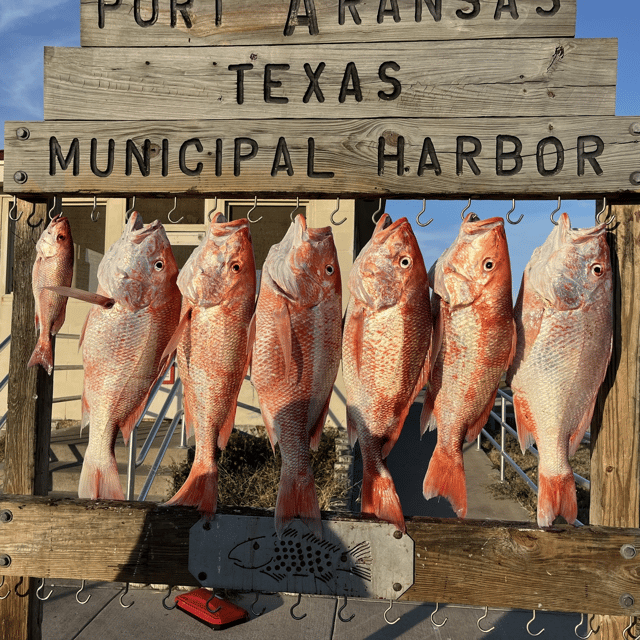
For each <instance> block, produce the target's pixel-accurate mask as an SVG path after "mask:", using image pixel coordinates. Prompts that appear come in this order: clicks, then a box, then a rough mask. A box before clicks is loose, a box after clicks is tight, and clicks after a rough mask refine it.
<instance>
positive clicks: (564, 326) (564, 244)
mask: <svg viewBox="0 0 640 640" xmlns="http://www.w3.org/2000/svg"><path fill="white" fill-rule="evenodd" d="M606 235H607V230H606V226H605V225H604V224H601V225H597V226H595V227H592V228H590V229H572V228H571V223H570V221H569V216H568V215H567V214H566V213H563V214H562V216H561V217H560V222H559V225H558V226H557V227H555V228H554V230H553V231H552V232H551V234H550V235H549V237H548V238H547V240H546V241H545V243H544V244H543V245H542V246H541V247H538V248H537V249H536V250H535V251H534V253H533V256H532V257H531V260H530V261H529V264H528V265H527V267H526V269H525V272H524V276H523V280H522V286H521V288H520V293H519V295H518V301H517V303H516V309H515V318H516V325H517V329H518V345H517V350H516V357H515V358H514V361H513V365H512V366H511V368H510V370H509V379H510V382H511V387H512V389H513V403H514V407H515V413H516V422H517V425H518V437H519V440H520V445H521V447H522V450H523V451H525V450H526V448H527V447H528V446H530V445H531V444H533V442H534V441H535V443H536V445H537V447H538V452H539V454H540V464H539V470H538V476H539V493H538V525H539V526H541V527H547V526H550V525H551V524H552V523H553V521H554V519H555V517H556V516H557V515H561V516H563V517H564V518H565V519H566V520H567V522H569V523H573V522H574V521H575V519H576V517H577V515H578V507H577V503H576V488H575V481H574V478H573V471H572V469H571V466H570V464H569V458H570V457H571V456H572V455H573V454H574V453H575V452H576V450H577V448H578V446H579V445H580V441H581V440H582V437H583V436H584V433H585V431H586V430H587V428H588V426H589V424H590V423H591V417H592V415H593V409H594V406H595V402H596V396H597V393H598V389H599V388H600V385H601V384H602V381H603V380H604V377H605V373H606V370H607V366H608V364H609V359H610V358H611V349H612V344H613V316H612V313H613V311H612V306H613V304H612V303H613V286H612V274H611V261H610V256H609V247H608V245H607V241H606Z"/></svg>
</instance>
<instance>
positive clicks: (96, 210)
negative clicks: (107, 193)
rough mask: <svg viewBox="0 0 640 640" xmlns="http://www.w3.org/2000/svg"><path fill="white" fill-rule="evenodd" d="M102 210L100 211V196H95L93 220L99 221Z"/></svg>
mask: <svg viewBox="0 0 640 640" xmlns="http://www.w3.org/2000/svg"><path fill="white" fill-rule="evenodd" d="M99 217H100V212H99V211H98V196H93V209H92V210H91V222H98V218H99Z"/></svg>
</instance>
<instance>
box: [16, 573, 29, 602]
mask: <svg viewBox="0 0 640 640" xmlns="http://www.w3.org/2000/svg"><path fill="white" fill-rule="evenodd" d="M23 582H24V578H20V581H19V582H18V584H17V585H16V587H15V589H14V590H13V592H14V593H15V594H16V595H17V596H18V597H19V598H24V597H25V596H28V595H29V587H28V586H27V590H26V591H25V592H24V593H19V592H18V587H19V586H20V585H21V584H22V583H23Z"/></svg>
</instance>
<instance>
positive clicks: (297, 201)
mask: <svg viewBox="0 0 640 640" xmlns="http://www.w3.org/2000/svg"><path fill="white" fill-rule="evenodd" d="M299 208H300V196H298V197H297V198H296V208H295V209H294V210H293V211H292V212H291V213H290V214H289V217H290V218H291V222H293V218H294V216H293V214H294V213H295V212H296V211H297V210H298V209H299Z"/></svg>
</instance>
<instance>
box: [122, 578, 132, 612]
mask: <svg viewBox="0 0 640 640" xmlns="http://www.w3.org/2000/svg"><path fill="white" fill-rule="evenodd" d="M127 593H129V583H128V582H127V583H126V586H125V588H124V593H122V595H121V596H120V606H121V607H122V608H123V609H128V608H129V607H132V606H133V604H134V602H135V600H132V601H131V602H130V603H129V604H125V603H124V601H123V598H124V597H125V596H126V595H127Z"/></svg>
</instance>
